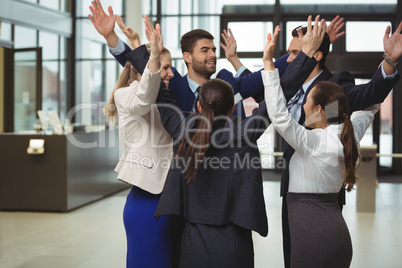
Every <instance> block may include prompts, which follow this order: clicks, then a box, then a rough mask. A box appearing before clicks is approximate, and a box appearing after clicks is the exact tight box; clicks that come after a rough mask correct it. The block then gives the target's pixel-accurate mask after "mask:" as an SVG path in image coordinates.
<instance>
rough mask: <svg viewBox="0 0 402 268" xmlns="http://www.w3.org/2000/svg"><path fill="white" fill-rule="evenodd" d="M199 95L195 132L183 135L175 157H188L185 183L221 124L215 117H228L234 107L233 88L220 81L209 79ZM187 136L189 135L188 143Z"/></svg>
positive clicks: (200, 160) (193, 175)
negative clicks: (199, 107)
mask: <svg viewBox="0 0 402 268" xmlns="http://www.w3.org/2000/svg"><path fill="white" fill-rule="evenodd" d="M199 94H200V97H199V102H200V105H201V107H202V110H201V112H200V113H199V114H198V115H197V116H196V119H195V124H194V126H195V129H196V131H195V132H194V130H190V131H191V132H190V131H189V132H187V133H186V135H184V137H183V138H182V140H181V143H180V145H179V149H178V150H177V153H176V157H184V158H188V157H189V163H188V165H187V171H186V177H187V178H188V180H187V182H190V181H191V180H192V179H193V178H194V177H195V175H196V173H197V165H198V163H200V162H202V159H203V158H204V155H205V153H206V151H207V150H208V148H209V145H210V140H211V134H212V132H213V131H214V130H215V129H216V128H217V127H218V125H219V124H220V123H221V124H222V122H223V121H222V120H216V117H218V116H226V115H228V113H229V111H230V110H231V109H232V108H233V105H234V94H233V88H232V86H231V85H230V84H229V83H227V82H225V81H223V80H221V79H211V80H209V81H207V82H205V83H204V84H203V85H202V87H201V90H200V93H199ZM187 134H189V139H190V141H189V140H188V135H187Z"/></svg>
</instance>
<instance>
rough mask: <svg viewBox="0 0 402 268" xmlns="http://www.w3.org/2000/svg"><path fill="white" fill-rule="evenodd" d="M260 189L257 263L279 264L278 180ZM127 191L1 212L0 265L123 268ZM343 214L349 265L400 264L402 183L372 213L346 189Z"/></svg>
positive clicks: (382, 189)
mask: <svg viewBox="0 0 402 268" xmlns="http://www.w3.org/2000/svg"><path fill="white" fill-rule="evenodd" d="M264 187H265V198H266V202H267V210H268V221H269V234H268V237H266V238H263V237H260V236H259V235H256V234H255V235H254V244H255V260H256V267H257V268H262V267H270V268H274V267H283V262H282V238H281V227H280V207H281V198H280V197H279V194H278V193H279V182H277V181H266V182H264ZM127 194H128V191H123V192H121V193H119V194H116V195H114V196H111V197H109V198H106V199H103V200H101V201H98V202H96V203H93V204H90V205H88V206H85V207H82V208H80V209H77V210H74V211H72V212H69V213H33V212H0V267H1V268H17V267H18V268H95V267H96V268H115V267H116V268H119V267H122V268H123V267H125V254H126V252H125V251H126V245H125V233H124V228H123V223H122V210H123V206H124V202H125V198H126V195H127ZM343 215H344V217H345V219H346V221H347V224H348V226H349V230H350V233H351V236H352V242H353V248H354V255H353V261H352V266H351V267H356V268H357V267H359V268H360V267H361V268H371V267H372V268H391V267H395V268H396V267H402V228H401V226H402V184H399V183H380V185H379V188H378V189H377V191H376V213H356V192H353V193H348V195H347V206H346V207H345V208H344V212H343Z"/></svg>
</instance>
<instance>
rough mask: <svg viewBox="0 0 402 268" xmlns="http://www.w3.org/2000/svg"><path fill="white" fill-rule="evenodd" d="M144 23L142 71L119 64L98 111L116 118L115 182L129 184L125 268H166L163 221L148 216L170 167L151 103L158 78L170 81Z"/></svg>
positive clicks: (159, 46) (167, 141)
mask: <svg viewBox="0 0 402 268" xmlns="http://www.w3.org/2000/svg"><path fill="white" fill-rule="evenodd" d="M144 24H145V33H146V37H147V39H148V40H149V42H150V45H149V51H150V57H149V60H148V63H147V64H146V67H145V69H143V70H140V68H142V67H140V66H138V64H137V65H136V63H135V60H133V61H132V62H131V63H127V64H126V65H125V67H124V69H123V71H122V72H121V74H120V77H119V79H118V81H117V83H116V86H115V88H114V90H113V92H112V95H111V97H110V98H109V100H108V102H107V105H106V107H105V109H104V112H105V114H106V115H107V116H108V118H109V119H110V120H115V119H116V118H118V126H119V141H120V145H121V148H122V151H123V153H122V156H121V157H120V160H119V162H118V164H117V166H116V168H115V171H116V172H118V179H119V180H121V181H123V182H126V183H129V184H131V185H132V188H131V191H130V193H129V195H128V196H127V200H126V204H125V206H124V211H123V221H124V227H125V230H126V236H127V267H161V268H169V267H170V237H169V221H168V218H167V217H163V218H162V220H159V221H157V220H156V219H155V218H154V213H155V210H156V207H157V204H158V202H159V197H160V193H161V191H162V189H163V186H164V184H165V180H166V176H167V173H168V170H169V166H170V161H171V157H172V138H171V137H170V135H169V134H168V133H167V132H166V131H165V129H164V128H163V126H162V123H161V119H160V114H159V111H158V109H157V108H156V106H155V105H154V104H155V101H156V98H157V96H158V91H159V87H160V85H161V77H162V79H163V82H165V84H167V85H168V81H169V78H171V77H172V74H173V73H172V71H171V70H170V68H171V66H172V63H171V56H170V53H169V51H168V50H167V49H165V48H164V47H163V40H162V36H161V33H160V26H159V25H157V26H156V29H154V28H153V26H152V24H151V22H150V21H149V19H148V17H145V21H144ZM129 38H130V37H129ZM137 49H145V46H141V47H139V48H137ZM137 63H138V62H137ZM134 66H138V67H137V69H138V70H137V69H136V68H135V67H134ZM140 73H142V76H141V75H140Z"/></svg>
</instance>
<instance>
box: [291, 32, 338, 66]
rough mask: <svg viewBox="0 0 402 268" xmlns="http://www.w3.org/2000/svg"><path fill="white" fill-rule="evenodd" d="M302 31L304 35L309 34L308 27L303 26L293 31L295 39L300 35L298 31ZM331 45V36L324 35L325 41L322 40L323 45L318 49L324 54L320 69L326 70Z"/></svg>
mask: <svg viewBox="0 0 402 268" xmlns="http://www.w3.org/2000/svg"><path fill="white" fill-rule="evenodd" d="M299 29H300V30H302V32H303V34H306V33H307V27H302V26H298V27H296V28H294V29H293V31H292V36H293V37H298V36H299V35H298V34H297V30H299ZM330 45H331V40H330V39H329V35H328V33H325V34H324V39H323V40H322V43H321V45H320V47H319V48H318V50H317V51H321V52H322V58H321V60H320V69H321V70H322V69H324V67H325V63H326V61H327V56H328V53H329V46H330Z"/></svg>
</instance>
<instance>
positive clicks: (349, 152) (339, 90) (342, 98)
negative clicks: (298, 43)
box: [312, 81, 360, 192]
mask: <svg viewBox="0 0 402 268" xmlns="http://www.w3.org/2000/svg"><path fill="white" fill-rule="evenodd" d="M315 88H316V90H315V91H314V94H313V96H312V97H313V102H314V104H315V105H321V107H323V109H324V110H325V114H326V116H327V118H326V120H327V123H328V124H342V123H343V129H342V133H341V143H342V145H343V154H344V162H345V167H344V170H343V174H344V187H345V189H346V190H347V191H348V192H349V191H351V190H352V189H353V187H354V185H355V184H356V182H357V177H356V174H355V172H356V168H357V166H356V165H357V161H358V160H359V157H360V155H359V149H358V147H357V141H356V138H355V133H354V129H353V124H352V121H350V104H349V97H348V95H347V94H346V92H345V90H344V89H343V87H341V86H339V85H337V84H335V83H332V82H328V81H321V82H318V83H317V84H316V85H315Z"/></svg>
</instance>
